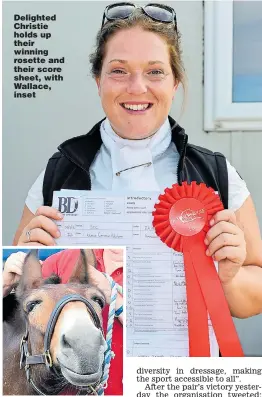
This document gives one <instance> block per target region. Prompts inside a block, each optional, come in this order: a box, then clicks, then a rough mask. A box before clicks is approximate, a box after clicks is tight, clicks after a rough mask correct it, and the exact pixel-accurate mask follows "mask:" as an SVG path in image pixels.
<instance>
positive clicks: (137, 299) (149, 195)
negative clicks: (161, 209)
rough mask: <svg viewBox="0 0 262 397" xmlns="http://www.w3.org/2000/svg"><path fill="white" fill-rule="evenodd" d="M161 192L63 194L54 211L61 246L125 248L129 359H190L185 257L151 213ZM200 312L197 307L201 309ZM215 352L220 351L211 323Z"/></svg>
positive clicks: (58, 194)
mask: <svg viewBox="0 0 262 397" xmlns="http://www.w3.org/2000/svg"><path fill="white" fill-rule="evenodd" d="M158 195H159V192H155V193H154V192H144V193H141V192H139V194H136V193H134V192H132V193H130V194H129V193H126V192H125V193H124V195H123V193H122V194H118V193H116V192H110V191H76V190H61V191H59V192H54V198H53V207H54V208H57V209H59V210H60V211H61V212H62V213H63V214H64V219H63V220H62V221H60V222H57V224H58V227H59V230H60V232H61V237H60V238H59V239H58V240H57V244H58V245H63V246H68V245H81V246H84V245H92V246H94V245H96V246H105V245H118V246H119V245H123V246H126V254H127V258H126V259H127V262H126V267H127V268H126V290H125V291H126V292H125V296H126V327H127V330H126V352H127V356H134V357H138V356H140V357H141V356H158V357H181V356H182V357H186V356H188V354H189V352H188V327H187V306H186V287H185V274H184V263H183V255H182V254H181V253H179V252H176V251H174V250H172V249H170V248H168V247H167V246H166V245H165V244H164V243H162V242H161V240H160V239H159V238H158V237H157V235H156V234H155V231H154V228H153V226H152V211H153V209H154V205H155V203H156V202H157V199H158ZM196 310H197V307H196ZM209 335H210V351H211V355H212V356H218V354H219V350H218V345H217V342H216V338H215V335H214V330H213V327H212V324H211V322H210V320H209Z"/></svg>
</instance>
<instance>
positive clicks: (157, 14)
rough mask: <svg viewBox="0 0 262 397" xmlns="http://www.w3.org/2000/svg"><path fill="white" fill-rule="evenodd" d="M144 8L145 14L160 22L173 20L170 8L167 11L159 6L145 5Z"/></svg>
mask: <svg viewBox="0 0 262 397" xmlns="http://www.w3.org/2000/svg"><path fill="white" fill-rule="evenodd" d="M144 10H145V12H146V14H147V15H148V16H149V17H151V18H153V19H157V20H158V21H161V22H173V14H172V11H171V10H170V11H169V10H166V9H165V8H160V7H156V6H153V5H152V6H150V5H148V6H145V7H144Z"/></svg>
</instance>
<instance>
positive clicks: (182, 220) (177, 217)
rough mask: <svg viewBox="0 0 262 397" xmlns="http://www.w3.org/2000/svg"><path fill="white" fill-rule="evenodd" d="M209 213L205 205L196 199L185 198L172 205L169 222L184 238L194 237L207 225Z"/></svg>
mask: <svg viewBox="0 0 262 397" xmlns="http://www.w3.org/2000/svg"><path fill="white" fill-rule="evenodd" d="M206 219H207V212H206V209H205V206H204V204H203V203H202V202H201V201H199V200H197V199H194V198H183V199H181V200H178V201H177V202H176V203H175V204H174V205H172V207H171V209H170V212H169V221H170V225H171V227H172V228H173V229H174V231H175V232H177V233H179V234H181V235H182V236H194V235H195V234H198V233H199V232H201V230H202V229H203V228H204V226H205V224H206Z"/></svg>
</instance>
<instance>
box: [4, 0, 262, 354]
mask: <svg viewBox="0 0 262 397" xmlns="http://www.w3.org/2000/svg"><path fill="white" fill-rule="evenodd" d="M140 3H141V2H140ZM166 3H168V4H170V5H171V6H173V7H174V8H175V10H176V12H177V16H178V26H179V29H180V31H181V33H182V37H183V49H184V62H185V67H186V72H187V76H188V95H187V101H186V108H185V111H184V113H183V114H182V115H181V102H182V95H178V98H177V101H175V104H174V107H173V108H172V111H171V115H172V116H173V117H174V118H176V119H177V120H178V121H179V123H180V124H181V125H182V126H183V127H184V128H185V129H186V131H187V133H188V134H189V139H190V141H191V142H192V143H195V144H198V145H201V146H204V147H207V148H209V149H211V150H215V151H220V152H222V153H224V154H225V155H226V156H227V157H228V159H229V160H230V161H231V162H232V164H233V165H234V166H235V167H236V168H237V169H238V171H239V173H240V174H241V175H242V177H243V178H244V179H245V180H246V182H247V185H248V187H249V190H250V192H251V194H252V196H253V199H254V201H255V205H256V209H257V214H258V217H259V220H260V224H262V200H261V197H262V183H261V175H260V173H261V171H262V156H261V147H262V133H261V132H245V133H242V132H241V131H239V132H234V133H231V132H230V131H228V132H223V133H208V134H207V133H206V132H204V131H203V84H204V82H203V4H202V2H201V1H176V2H166ZM107 4H109V2H104V1H96V2H93V1H92V2H91V1H80V2H77V1H73V2H69V1H68V2H62V1H58V2H53V1H47V2H41V1H36V2H31V1H30V2H23V1H17V2H14V1H10V2H9V1H7V2H3V244H5V245H9V244H11V243H12V239H13V236H14V233H15V230H16V228H17V226H18V223H19V220H20V216H21V213H22V209H23V206H24V201H25V198H26V195H27V191H28V189H29V187H30V186H31V184H32V183H33V181H34V180H35V178H36V177H37V176H38V174H39V173H40V171H41V170H42V169H44V167H45V165H46V162H47V159H48V158H49V157H50V156H51V155H52V154H53V153H54V152H55V151H56V148H57V146H58V144H59V143H61V142H63V141H64V140H66V139H68V138H71V137H73V136H76V135H81V134H84V133H86V132H88V131H89V129H90V128H91V127H92V126H93V124H94V123H96V122H97V121H98V120H100V119H101V118H102V117H103V116H104V115H103V111H102V108H101V106H100V102H99V97H98V95H97V91H96V86H95V83H94V81H93V80H92V79H91V77H90V73H89V62H88V55H89V53H90V52H91V50H92V47H93V45H94V42H95V35H96V32H97V30H98V29H99V27H100V24H101V20H102V15H103V10H104V8H105V6H106V5H107ZM15 13H18V14H19V13H20V14H22V15H25V14H31V15H35V14H45V15H53V14H56V15H57V21H56V22H49V25H50V32H51V33H52V38H51V39H50V40H49V42H48V43H47V44H46V45H45V47H44V48H46V49H49V55H50V56H54V57H63V56H64V57H65V59H66V62H65V64H64V65H62V67H63V76H64V81H63V82H57V83H56V82H54V83H53V84H52V91H51V92H39V93H38V94H37V98H36V99H22V100H21V99H14V98H13V48H14V47H13V14H15ZM37 47H38V48H40V46H39V45H38V46H37ZM237 327H238V330H239V333H240V336H241V339H242V343H243V346H244V349H245V353H246V354H247V355H259V356H262V337H261V335H262V332H261V330H262V316H257V317H254V318H251V319H248V320H241V321H239V320H238V321H237Z"/></svg>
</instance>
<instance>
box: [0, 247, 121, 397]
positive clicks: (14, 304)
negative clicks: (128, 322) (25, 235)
mask: <svg viewBox="0 0 262 397" xmlns="http://www.w3.org/2000/svg"><path fill="white" fill-rule="evenodd" d="M124 260H125V249H124V248H123V247H122V248H115V247H114V248H108V247H107V248H105V249H103V248H96V249H91V248H89V247H84V248H81V249H79V248H77V249H65V248H57V247H56V248H48V249H44V248H43V249H42V248H41V249H24V248H21V249H20V248H15V249H13V248H11V249H3V273H2V278H3V284H2V285H3V395H39V394H41V395H57V394H59V395H110V396H114V395H122V394H123V384H122V378H123V325H122V323H123V289H122V284H123V265H124ZM112 358H113V360H111V359H112Z"/></svg>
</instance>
